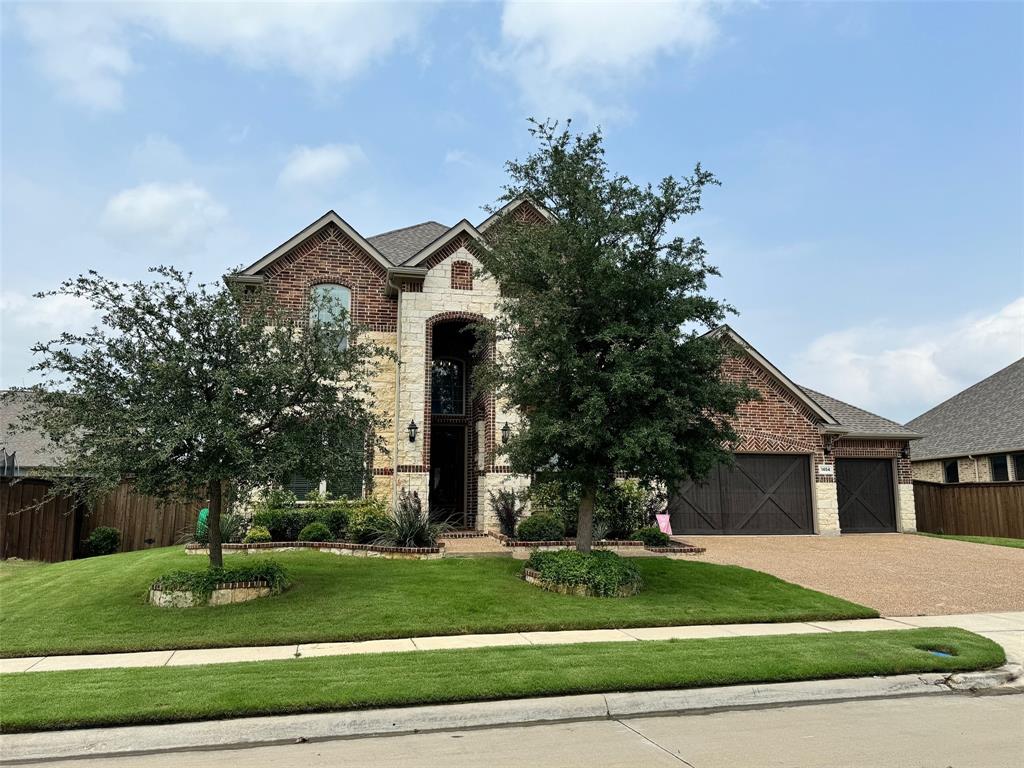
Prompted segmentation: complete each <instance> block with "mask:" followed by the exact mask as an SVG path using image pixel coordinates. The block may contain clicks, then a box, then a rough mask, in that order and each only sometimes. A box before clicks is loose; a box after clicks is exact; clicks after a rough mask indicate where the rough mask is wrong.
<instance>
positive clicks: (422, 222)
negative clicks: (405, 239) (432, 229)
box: [367, 219, 451, 240]
mask: <svg viewBox="0 0 1024 768" xmlns="http://www.w3.org/2000/svg"><path fill="white" fill-rule="evenodd" d="M424 224H437V226H439V227H444V228H445V229H451V227H449V226H448V225H446V224H442V223H441V222H439V221H435V220H434V219H428V220H427V221H421V222H419V223H418V224H410V225H409V226H407V227H398V229H389V230H388V231H387V232H378V233H377V234H375V235H370V236H369V237H368V238H367V240H369V239H371V238H374V237H383V236H384V235H393V234H395V233H396V232H404V231H405V230H407V229H415V228H416V227H422V226H423V225H424Z"/></svg>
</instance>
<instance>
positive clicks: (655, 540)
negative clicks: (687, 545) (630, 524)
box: [629, 526, 672, 547]
mask: <svg viewBox="0 0 1024 768" xmlns="http://www.w3.org/2000/svg"><path fill="white" fill-rule="evenodd" d="M629 538H631V539H633V540H634V541H642V542H643V543H644V544H645V545H646V546H648V547H667V546H668V545H669V544H671V543H672V539H670V538H669V537H668V534H667V533H665V532H664V531H662V530H661V529H660V528H655V527H654V526H648V527H647V528H641V529H640V530H638V531H634V532H633V535H632V536H630V537H629Z"/></svg>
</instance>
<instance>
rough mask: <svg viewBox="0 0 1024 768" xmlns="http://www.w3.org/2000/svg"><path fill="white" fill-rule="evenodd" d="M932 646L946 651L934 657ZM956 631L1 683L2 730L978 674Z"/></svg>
mask: <svg viewBox="0 0 1024 768" xmlns="http://www.w3.org/2000/svg"><path fill="white" fill-rule="evenodd" d="M926 649H941V650H943V651H946V652H951V653H954V654H955V655H954V656H952V657H940V656H935V655H933V654H931V653H929V651H928V650H926ZM1004 661H1005V657H1004V654H1003V650H1002V648H1000V647H999V646H998V645H997V644H995V643H993V642H992V641H990V640H987V639H985V638H983V637H979V636H978V635H973V634H971V633H970V632H965V631H963V630H960V629H914V630H896V631H888V632H844V633H836V634H824V635H776V636H770V637H733V638H720V639H713V640H669V641H659V642H654V641H651V642H648V641H642V642H632V643H600V644H581V645H556V646H547V647H541V646H528V647H523V646H517V647H510V648H481V649H474V650H458V651H424V652H411V653H393V654H375V655H353V656H335V657H321V658H312V659H297V660H294V661H292V660H289V661H264V662H253V663H245V664H216V665H211V666H200V667H176V668H175V667H160V668H155V669H152V668H149V669H146V668H143V669H103V670H84V671H75V672H26V673H22V674H12V675H4V677H3V691H4V694H3V717H2V723H0V729H2V730H3V731H5V732H14V731H30V730H47V729H56V728H75V727H85V726H99V725H122V724H136V723H157V722H173V721H184V720H202V719H211V718H223V717H241V716H245V715H269V714H284V713H293V712H319V711H326V710H343V709H358V708H368V707H385V706H398V705H411V704H428V703H443V702H455V701H486V700H491V699H506V698H522V697H528V696H555V695H567V694H577V693H594V692H607V691H637V690H654V689H666V688H692V687H701V686H712V685H733V684H738V683H767V682H781V681H787V680H810V679H818V678H835V677H861V676H866V675H894V674H904V673H910V672H915V673H918V672H945V671H954V670H970V669H984V668H989V667H994V666H998V665H999V664H1002V663H1003V662H1004Z"/></svg>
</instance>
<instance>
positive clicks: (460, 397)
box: [423, 313, 493, 529]
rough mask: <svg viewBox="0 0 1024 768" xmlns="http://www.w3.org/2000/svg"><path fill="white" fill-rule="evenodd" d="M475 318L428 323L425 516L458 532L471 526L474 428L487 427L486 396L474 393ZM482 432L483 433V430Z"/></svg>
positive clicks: (476, 448) (475, 446)
mask: <svg viewBox="0 0 1024 768" xmlns="http://www.w3.org/2000/svg"><path fill="white" fill-rule="evenodd" d="M480 320H482V318H481V317H479V316H476V315H469V314H462V313H446V314H445V315H440V316H437V317H435V318H431V320H430V321H429V322H428V325H427V382H426V384H427V398H426V401H427V402H426V411H427V412H426V413H425V414H424V416H425V418H424V423H425V424H426V425H427V435H426V440H425V441H424V447H423V448H424V454H425V455H424V464H426V465H427V467H428V468H429V480H428V507H429V509H430V517H431V519H432V520H436V521H438V522H444V523H448V524H449V525H452V526H454V527H455V528H459V529H470V528H473V527H475V525H476V515H477V499H476V487H477V476H478V469H479V467H478V466H477V456H478V454H479V442H480V440H479V436H478V426H477V425H478V424H481V423H482V424H484V425H487V424H489V422H490V421H492V420H493V419H492V417H491V416H490V410H491V408H490V398H489V397H487V396H484V395H481V394H479V393H475V392H474V387H473V373H474V369H475V368H476V367H477V363H478V360H477V356H476V351H475V348H476V346H477V338H476V333H475V332H474V329H473V326H474V325H475V323H477V322H479V321H480ZM483 431H484V432H485V433H486V432H487V430H486V429H485V430H483Z"/></svg>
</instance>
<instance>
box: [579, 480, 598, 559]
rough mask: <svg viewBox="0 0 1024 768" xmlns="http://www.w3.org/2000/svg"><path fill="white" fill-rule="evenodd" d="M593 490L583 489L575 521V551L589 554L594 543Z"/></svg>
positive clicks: (594, 496) (594, 493) (594, 495)
mask: <svg viewBox="0 0 1024 768" xmlns="http://www.w3.org/2000/svg"><path fill="white" fill-rule="evenodd" d="M596 496H597V493H596V492H595V491H594V489H593V488H584V489H583V495H582V496H581V497H580V513H579V517H578V518H577V520H576V551H577V552H590V548H591V546H592V545H593V543H594V499H595V498H596Z"/></svg>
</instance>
